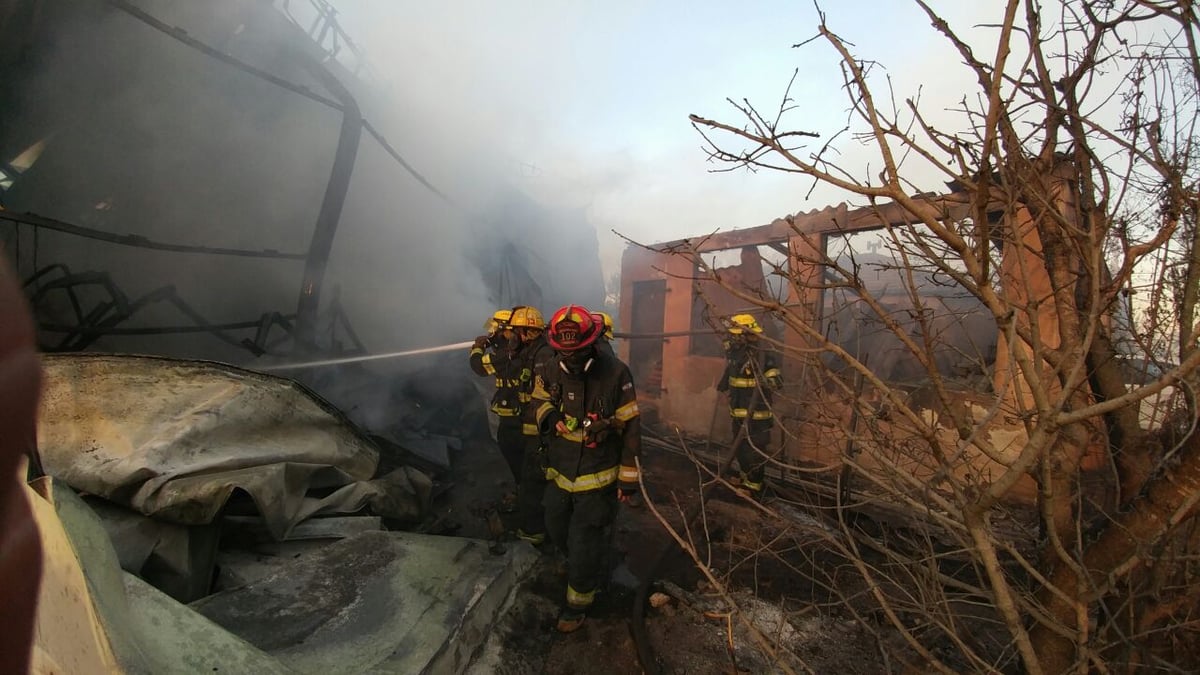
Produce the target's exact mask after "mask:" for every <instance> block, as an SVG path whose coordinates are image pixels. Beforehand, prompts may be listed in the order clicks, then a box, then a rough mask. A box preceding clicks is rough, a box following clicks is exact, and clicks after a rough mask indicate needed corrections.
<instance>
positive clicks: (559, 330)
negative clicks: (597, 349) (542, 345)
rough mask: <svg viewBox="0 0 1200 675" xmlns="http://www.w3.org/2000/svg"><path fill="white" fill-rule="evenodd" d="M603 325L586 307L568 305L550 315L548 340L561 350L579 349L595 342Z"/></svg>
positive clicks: (552, 345) (551, 344) (547, 332)
mask: <svg viewBox="0 0 1200 675" xmlns="http://www.w3.org/2000/svg"><path fill="white" fill-rule="evenodd" d="M602 326H603V324H599V323H597V322H596V320H595V319H594V318H593V317H592V313H591V312H589V311H588V310H587V308H586V307H580V306H579V305H567V306H566V307H563V308H562V309H560V310H558V311H557V312H555V313H554V315H553V316H551V317H550V322H549V325H548V327H547V328H548V330H547V331H546V341H547V342H549V343H550V346H551V347H553V348H554V349H556V350H558V351H560V352H573V351H577V350H580V349H583V348H584V347H586V346H588V345H590V344H592V343H593V342H595V341H596V338H598V337H600V333H601V332H602V331H603V327H602Z"/></svg>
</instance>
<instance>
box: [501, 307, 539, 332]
mask: <svg viewBox="0 0 1200 675" xmlns="http://www.w3.org/2000/svg"><path fill="white" fill-rule="evenodd" d="M508 325H510V326H512V327H513V328H537V329H538V330H544V329H545V328H546V320H545V319H543V318H542V313H541V312H539V311H538V309H537V307H526V306H525V305H518V306H516V307H513V308H512V312H511V316H510V317H509V319H508Z"/></svg>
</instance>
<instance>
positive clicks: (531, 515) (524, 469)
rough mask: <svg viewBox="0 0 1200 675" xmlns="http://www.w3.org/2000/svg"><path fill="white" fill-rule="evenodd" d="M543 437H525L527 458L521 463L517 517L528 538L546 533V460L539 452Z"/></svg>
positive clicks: (522, 530)
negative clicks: (544, 500) (544, 501)
mask: <svg viewBox="0 0 1200 675" xmlns="http://www.w3.org/2000/svg"><path fill="white" fill-rule="evenodd" d="M541 441H542V439H541V437H539V436H526V437H525V457H524V458H523V460H522V462H521V481H520V489H518V490H517V516H518V518H519V519H520V521H521V522H520V525H519V527H520V528H521V533H522V534H524V535H526V538H534V539H536V538H537V535H543V534H545V532H546V508H545V507H544V506H543V505H542V501H543V499H545V496H546V467H545V458H544V456H543V455H542V453H540V452H539V451H538V448H539V447H540V445H541Z"/></svg>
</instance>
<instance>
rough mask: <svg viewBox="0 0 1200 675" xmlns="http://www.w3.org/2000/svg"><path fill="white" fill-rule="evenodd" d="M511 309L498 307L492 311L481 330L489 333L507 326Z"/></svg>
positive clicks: (510, 316)
mask: <svg viewBox="0 0 1200 675" xmlns="http://www.w3.org/2000/svg"><path fill="white" fill-rule="evenodd" d="M512 314H513V312H512V310H511V309H498V310H496V311H495V313H493V314H492V315H491V316H490V317H488V320H487V321H485V322H484V324H483V331H484V332H485V333H488V334H489V335H490V334H492V333H495V332H496V331H498V330H501V329H503V328H505V327H507V326H508V321H509V319H511V318H512Z"/></svg>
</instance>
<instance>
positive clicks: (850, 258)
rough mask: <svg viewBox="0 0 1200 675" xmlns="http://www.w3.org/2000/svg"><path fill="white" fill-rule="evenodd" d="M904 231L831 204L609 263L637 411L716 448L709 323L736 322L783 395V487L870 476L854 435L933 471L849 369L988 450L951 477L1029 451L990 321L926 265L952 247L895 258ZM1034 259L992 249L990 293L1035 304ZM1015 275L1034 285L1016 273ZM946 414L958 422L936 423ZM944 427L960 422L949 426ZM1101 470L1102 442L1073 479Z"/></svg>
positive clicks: (894, 214)
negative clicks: (867, 434)
mask: <svg viewBox="0 0 1200 675" xmlns="http://www.w3.org/2000/svg"><path fill="white" fill-rule="evenodd" d="M1064 199H1067V198H1066V197H1064ZM964 203H965V202H964V200H962V199H961V198H959V197H957V196H956V195H955V194H953V193H949V194H946V195H941V196H926V197H924V198H923V199H922V206H923V207H924V208H927V209H929V210H930V213H933V214H936V216H935V217H936V218H939V219H944V220H946V221H953V222H969V218H970V214H968V213H967V212H965V210H964V207H963V204H964ZM1068 206H1069V204H1067V203H1066V202H1064V204H1063V208H1064V211H1067V212H1070V211H1069V209H1068V208H1067V207H1068ZM989 219H992V220H993V221H995V222H999V221H1000V219H1011V222H1010V223H1009V225H1010V226H1011V228H1012V229H1013V230H1015V231H1018V232H1025V233H1026V235H1025V236H1027V237H1031V236H1036V235H1031V234H1029V233H1030V232H1032V229H1031V228H1030V227H1029V226H1028V223H1029V219H1030V216H1029V214H1028V213H1027V212H1026V211H1025V210H1023V209H1018V210H1016V211H1005V210H1004V209H1003V208H1002V207H1001V206H999V205H997V206H996V208H995V209H992V210H991V211H990V213H989ZM914 220H915V219H914V218H913V216H912V215H911V214H909V213H907V212H906V211H904V210H903V209H901V208H900V207H899V206H898V205H896V204H891V203H888V204H881V205H879V206H872V207H863V208H856V209H852V208H849V207H847V206H846V205H845V204H842V205H839V206H835V207H828V208H825V209H822V210H816V211H812V212H809V213H800V214H796V215H794V216H789V217H787V218H782V219H778V220H775V221H774V222H772V223H769V224H767V225H762V226H759V227H753V228H747V229H741V230H733V231H728V232H720V233H716V234H712V235H709V236H699V237H694V238H690V239H681V240H678V241H672V242H667V243H664V244H656V245H654V246H648V247H643V246H630V247H629V248H628V249H627V250H626V252H625V255H624V258H623V261H622V275H621V280H622V292H621V299H622V305H621V311H622V316H624V317H627V318H626V325H627V327H628V329H629V331H630V334H631V335H630V339H627V340H625V341H624V342H623V345H622V348H621V349H622V355H623V356H624V358H626V359H627V360H628V362H629V363H630V365H631V367H632V369H633V372H634V374H635V378H636V379H637V385H638V387H639V395H640V397H641V400H642V410H643V414H644V415H646V416H647V417H648V418H652V419H654V418H656V419H657V420H658V421H659V423H660V424H662V425H664V426H666V427H667V428H672V429H678V430H680V431H681V432H683V433H684V434H685V435H688V436H693V437H699V438H704V437H714V438H716V439H718V440H720V439H728V436H729V430H728V424H727V423H724V422H723V417H724V416H725V415H726V412H725V411H724V410H723V408H722V404H723V397H722V396H721V395H720V394H719V393H718V392H717V390H716V384H717V381H718V378H719V377H720V376H721V373H722V372H723V370H724V368H725V360H724V353H723V350H722V347H721V339H722V338H721V336H720V335H719V333H720V332H721V330H722V327H721V318H722V317H728V316H730V315H733V314H737V313H742V312H749V313H753V314H755V315H756V316H757V317H758V319H759V323H760V324H761V325H763V327H764V332H765V335H766V338H767V339H768V340H769V341H770V342H772V343H773V345H774V347H773V348H775V349H776V350H778V351H779V352H781V353H782V354H783V356H784V360H783V364H784V365H783V375H784V377H783V379H784V382H785V384H784V389H783V391H782V392H781V395H780V396H777V397H776V404H775V406H774V408H775V414H776V417H777V418H779V419H780V421H781V423H780V424H779V425H777V426H776V429H775V432H774V433H775V439H774V441H773V444H772V445H773V447H774V448H777V449H779V452H778V455H777V457H776V463H775V465H776V466H775V471H776V474H777V475H785V476H786V474H787V473H788V471H789V470H790V469H789V468H788V467H793V468H795V469H796V470H812V469H817V470H832V471H834V475H836V468H837V467H838V466H839V465H841V463H842V462H843V461H844V459H845V458H846V457H847V453H851V454H854V455H855V456H856V461H858V462H865V463H866V464H867V465H870V464H871V462H872V461H874V460H873V459H872V456H871V453H864V455H863V456H858V453H860V452H862V447H861V438H862V436H863V434H861V433H859V432H860V430H861V428H865V427H860V425H867V424H870V425H872V433H873V435H874V437H876V438H883V439H890V440H889V442H888V443H881V444H878V447H875V448H874V451H875V452H878V453H881V454H880V455H879V456H878V457H876V459H878V460H879V461H881V462H884V463H886V464H888V465H889V466H892V467H893V468H895V467H902V471H904V472H909V471H911V472H912V475H914V476H918V477H927V476H931V475H933V474H934V472H935V471H937V470H938V469H937V468H935V467H936V466H937V462H934V461H932V460H930V459H929V458H928V457H927V456H923V455H921V453H920V451H916V450H913V451H912V452H909V451H908V448H906V445H908V444H907V443H906V439H908V438H909V437H910V436H913V432H911V431H910V430H907V429H906V428H905V425H904V424H903V421H902V420H899V419H898V418H893V417H889V408H890V406H891V405H892V403H891V402H889V401H888V400H886V397H884V396H883V395H881V393H880V388H879V387H875V386H866V387H864V386H863V380H864V377H863V375H862V373H861V372H858V371H856V370H855V369H852V368H848V367H847V362H846V359H847V358H848V359H852V360H853V361H855V362H857V363H858V364H864V365H865V366H866V368H867V369H869V371H870V372H871V374H872V375H873V376H874V377H877V378H878V379H879V381H881V382H882V383H884V384H885V385H886V386H887V388H888V389H889V390H890V391H891V392H893V393H894V394H895V395H896V396H899V397H901V398H902V400H903V402H904V405H905V406H906V407H907V408H909V409H912V410H916V411H919V413H920V414H921V415H924V416H925V419H927V420H929V421H931V422H932V423H933V425H934V428H936V429H938V432H937V433H938V434H944V435H945V437H946V442H947V444H948V446H949V447H958V446H960V445H962V444H963V443H966V444H967V445H968V446H970V445H971V441H970V440H965V441H964V440H963V439H970V438H972V436H971V434H973V433H975V434H981V435H982V436H983V438H984V439H985V441H986V444H987V445H989V446H990V447H991V448H998V450H997V452H998V454H993V455H992V456H988V455H987V453H984V452H982V451H977V450H974V449H972V450H971V451H969V452H966V453H965V454H964V455H963V456H962V457H961V458H960V459H959V460H956V466H957V469H956V471H959V472H962V473H963V474H964V475H967V474H974V475H980V476H984V475H987V474H988V472H992V471H997V470H998V469H1000V468H1001V467H1002V466H1003V465H1002V464H1001V462H1006V461H1010V460H1009V459H1008V458H1009V457H1010V455H1012V453H1016V452H1017V451H1018V450H1019V449H1020V448H1021V447H1023V445H1024V443H1025V442H1026V440H1027V439H1026V432H1025V428H1024V425H1023V424H1022V422H1021V420H1022V418H1023V416H1024V415H1027V414H1028V413H1027V411H1028V410H1029V408H1030V406H1029V402H1030V399H1029V393H1028V392H1027V391H1025V389H1024V388H1023V383H1022V382H1021V380H1020V377H1019V375H1017V368H1018V366H1017V365H1016V364H1015V363H1014V362H1013V361H1012V359H1011V354H1012V349H1011V348H1010V347H1009V346H1007V345H1006V344H1005V338H1004V336H1003V335H1002V334H1001V333H1000V332H999V330H998V328H997V323H996V321H995V319H994V318H993V316H992V314H991V313H990V312H989V311H988V310H987V308H986V307H985V306H984V305H983V303H982V302H981V300H980V299H979V298H978V297H977V296H976V295H974V294H972V293H969V292H967V291H966V289H964V288H963V287H962V286H960V285H959V284H958V283H957V282H956V281H954V279H953V278H951V277H950V276H948V275H947V274H946V273H945V272H944V270H940V269H939V268H938V266H937V265H933V264H930V263H928V262H927V261H928V260H929V259H930V258H931V257H934V256H936V257H939V258H941V259H943V260H954V256H953V255H952V254H951V252H949V251H943V252H941V253H939V252H938V251H936V250H931V251H925V252H924V255H923V257H922V256H913V257H908V256H906V255H905V254H904V253H902V251H903V249H905V248H906V247H908V248H911V247H909V246H908V244H907V243H906V242H904V241H903V239H904V238H905V237H906V236H908V235H906V232H911V231H914V230H913V229H912V228H914V227H924V226H923V225H919V224H915V223H914ZM932 239H933V238H932V237H930V238H928V239H925V240H923V242H922V243H923V245H927V244H928V242H929V241H930V240H932ZM1037 255H1039V254H1038V250H1037V248H1036V247H1035V244H1028V245H1026V246H1025V247H1024V248H1022V247H1009V249H1008V250H1003V247H1002V246H1001V245H1000V244H999V242H994V243H993V244H992V251H991V254H990V259H991V261H992V262H991V265H992V266H991V274H992V277H993V279H992V282H991V283H992V284H993V285H995V286H996V287H999V286H1000V285H1004V284H1007V285H1008V288H1009V289H1010V292H1012V293H1014V294H1017V293H1023V294H1028V296H1029V297H1042V296H1038V295H1037V294H1038V293H1041V294H1043V296H1046V295H1048V291H1047V290H1046V289H1048V288H1049V287H1050V285H1049V284H1050V281H1049V279H1048V278H1042V277H1039V276H1038V275H1037V274H1036V273H1030V272H1028V271H1027V269H1026V264H1025V263H1022V256H1037ZM922 260H925V261H926V262H922ZM1026 262H1028V261H1026ZM1026 274H1032V276H1031V277H1029V278H1026V277H1025V276H1021V275H1026ZM1018 279H1020V283H1017V280H1018ZM1043 304H1044V305H1048V304H1050V303H1043ZM1122 314H1123V315H1124V316H1126V317H1127V316H1128V308H1127V307H1126V308H1124V309H1123V311H1118V312H1115V314H1114V316H1113V318H1112V319H1111V320H1113V321H1119V318H1120V316H1121V315H1122ZM781 319H786V321H784V320H781ZM1126 321H1127V319H1126ZM802 329H803V330H802ZM1037 330H1038V331H1040V334H1041V337H1042V340H1044V341H1045V344H1055V343H1056V341H1057V340H1058V334H1057V330H1058V328H1057V319H1056V318H1055V316H1054V315H1053V312H1052V310H1051V309H1050V308H1048V307H1045V306H1044V307H1043V309H1042V312H1041V317H1040V322H1039V325H1038V326H1037ZM1118 332H1119V331H1118ZM815 336H819V337H815ZM902 336H904V337H907V338H910V339H911V342H910V343H908V344H906V342H905V340H904V339H902ZM646 338H652V339H646ZM914 344H916V345H918V347H919V351H920V352H921V353H920V354H918V353H916V352H914V349H913V345H914ZM1017 348H1018V349H1024V348H1025V347H1024V346H1018V347H1017ZM843 355H844V356H843ZM926 355H927V357H928V358H929V361H930V363H929V364H928V365H927V364H925V363H923V362H922V360H921V358H922V357H924V356H926ZM1130 360H1131V361H1133V360H1135V359H1130ZM931 372H936V373H937V375H938V378H939V385H941V386H944V387H945V390H946V391H948V392H951V394H952V395H951V396H950V400H949V401H942V400H939V397H938V396H935V395H934V391H935V389H934V387H933V386H932V383H931V380H930V377H931V375H930V373H931ZM1131 382H1132V380H1131ZM1158 400H1159V399H1158V398H1155V399H1152V400H1150V401H1148V402H1147V403H1144V404H1143V407H1144V412H1143V419H1144V421H1145V422H1146V423H1147V424H1150V425H1153V424H1158V423H1161V421H1162V416H1161V414H1158V415H1157V416H1156V413H1155V412H1154V406H1155V405H1156V401H1158ZM1163 400H1165V399H1163ZM947 405H950V406H954V408H955V412H956V413H958V414H957V415H948V414H946V412H947V410H946V406H947ZM1147 406H1148V407H1147ZM1146 410H1149V413H1148V414H1147V413H1146ZM952 418H954V419H969V420H973V421H972V422H971V424H970V428H968V429H959V428H954V425H953V424H952V423H951V422H950V421H949V420H951V419H952ZM893 441H894V442H893ZM911 445H912V446H913V447H917V446H920V445H921V443H920V442H914V443H912V444H911ZM926 452H927V451H926ZM885 455H886V456H885ZM1106 466H1107V459H1106V458H1105V450H1104V449H1103V448H1100V447H1093V448H1092V450H1091V451H1090V452H1089V453H1088V454H1087V455H1086V456H1085V457H1083V458H1082V460H1081V468H1082V469H1083V470H1084V471H1085V472H1087V471H1094V470H1099V469H1103V468H1105V467H1106ZM1035 490H1036V486H1035V484H1034V482H1033V480H1032V479H1030V478H1029V477H1028V476H1025V477H1023V478H1022V481H1021V484H1020V485H1019V486H1018V489H1017V490H1015V491H1014V494H1015V495H1016V496H1017V497H1018V498H1021V499H1032V498H1033V495H1034V494H1035Z"/></svg>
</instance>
